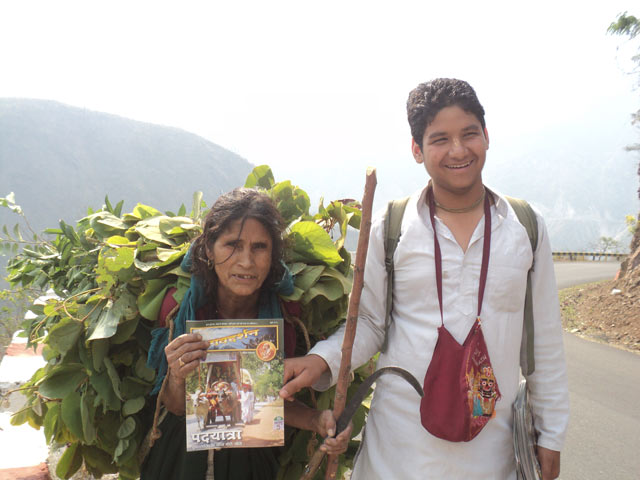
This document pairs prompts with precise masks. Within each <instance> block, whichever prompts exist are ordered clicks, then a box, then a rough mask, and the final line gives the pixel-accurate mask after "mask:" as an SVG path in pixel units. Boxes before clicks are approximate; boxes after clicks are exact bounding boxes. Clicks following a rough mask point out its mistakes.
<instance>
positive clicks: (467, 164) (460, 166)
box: [447, 162, 471, 170]
mask: <svg viewBox="0 0 640 480" xmlns="http://www.w3.org/2000/svg"><path fill="white" fill-rule="evenodd" d="M469 165H471V162H468V163H465V164H464V165H447V168H453V169H454V170H455V169H457V168H464V167H468V166H469Z"/></svg>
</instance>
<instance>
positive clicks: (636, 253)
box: [607, 12, 640, 275]
mask: <svg viewBox="0 0 640 480" xmlns="http://www.w3.org/2000/svg"><path fill="white" fill-rule="evenodd" d="M607 32H608V33H610V34H612V35H623V36H627V37H629V39H630V40H631V39H633V38H635V37H636V36H638V35H640V18H637V17H634V16H633V15H628V14H627V12H624V13H621V14H620V15H618V18H617V19H616V21H615V22H613V23H611V25H609V28H608V29H607ZM631 59H632V60H633V62H634V63H635V68H634V71H633V73H634V74H636V75H637V76H638V85H639V86H640V49H639V50H638V51H637V52H636V54H635V55H634V56H633V57H632V58H631ZM632 123H633V124H634V125H635V126H636V127H639V128H640V109H638V110H637V111H636V112H635V113H633V114H632ZM627 150H628V151H635V152H640V143H635V144H633V145H629V146H628V147H627ZM638 175H639V176H640V163H639V164H638ZM638 198H640V188H638ZM637 222H638V223H640V214H638V217H637ZM636 225H637V224H636ZM638 264H640V228H635V232H634V235H633V239H632V240H631V254H630V255H629V260H627V261H626V262H625V264H623V266H622V269H621V272H620V273H621V275H625V274H630V273H631V272H632V271H633V269H634V267H636V266H637V265H638Z"/></svg>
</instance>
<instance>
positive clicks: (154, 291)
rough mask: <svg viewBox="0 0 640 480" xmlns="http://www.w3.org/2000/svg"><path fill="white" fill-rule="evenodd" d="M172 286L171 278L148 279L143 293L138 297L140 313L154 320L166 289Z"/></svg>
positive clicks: (156, 317)
mask: <svg viewBox="0 0 640 480" xmlns="http://www.w3.org/2000/svg"><path fill="white" fill-rule="evenodd" d="M172 286H173V285H172V284H171V279H168V278H158V279H152V280H149V281H148V282H147V287H146V289H145V291H144V293H143V294H142V295H140V296H139V297H138V309H139V310H140V315H142V316H143V317H144V318H147V319H149V320H151V321H154V322H155V321H156V320H157V319H158V314H159V313H160V308H161V307H162V301H163V300H164V297H165V295H166V293H167V290H168V289H169V288H170V287H172Z"/></svg>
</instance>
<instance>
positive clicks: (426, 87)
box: [407, 78, 486, 149]
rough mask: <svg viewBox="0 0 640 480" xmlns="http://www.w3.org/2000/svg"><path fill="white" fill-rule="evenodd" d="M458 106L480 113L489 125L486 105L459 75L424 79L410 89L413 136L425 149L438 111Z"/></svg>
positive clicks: (481, 119) (483, 124) (481, 120)
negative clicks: (456, 77) (429, 130)
mask: <svg viewBox="0 0 640 480" xmlns="http://www.w3.org/2000/svg"><path fill="white" fill-rule="evenodd" d="M452 106H458V107H460V108H461V109H463V110H464V111H465V112H467V113H471V114H473V115H475V116H476V118H477V119H478V121H479V122H480V124H481V125H482V128H485V126H486V125H485V122H484V108H482V105H480V101H479V100H478V97H477V95H476V92H475V91H474V90H473V88H472V87H471V85H469V84H468V83H467V82H465V81H464V80H457V79H455V78H436V79H434V80H431V81H429V82H426V83H421V84H420V85H418V86H417V87H416V88H414V89H413V90H412V91H411V93H409V99H408V100H407V117H408V119H409V126H410V127H411V136H412V137H413V139H414V140H415V142H416V143H417V144H418V145H419V146H420V149H422V138H423V137H424V132H425V130H426V129H427V127H428V126H429V124H430V123H431V122H433V119H434V118H435V117H436V115H437V114H438V112H439V111H440V110H442V109H443V108H445V107H452Z"/></svg>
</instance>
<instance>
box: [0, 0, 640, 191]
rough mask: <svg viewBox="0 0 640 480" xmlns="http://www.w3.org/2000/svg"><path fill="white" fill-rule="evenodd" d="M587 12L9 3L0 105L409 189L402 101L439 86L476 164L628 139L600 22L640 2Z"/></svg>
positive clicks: (420, 5) (623, 46)
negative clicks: (443, 82)
mask: <svg viewBox="0 0 640 480" xmlns="http://www.w3.org/2000/svg"><path fill="white" fill-rule="evenodd" d="M588 4H589V6H587V5H588ZM590 4H591V2H584V1H581V2H578V1H561V0H555V1H536V2H518V1H514V0H511V1H508V2H507V1H485V2H478V1H475V2H466V1H456V2H444V1H442V0H440V1H437V2H433V1H426V0H422V1H411V2H408V1H406V2H405V1H401V0H398V1H394V2H389V1H388V2H376V1H371V0H369V1H348V0H343V1H340V2H334V1H322V2H307V1H303V0H297V1H288V2H282V1H255V2H253V1H252V2H249V1H241V0H236V1H226V2H222V1H212V0H210V1H202V2H195V1H180V2H177V1H175V2H162V1H149V2H147V1H132V0H129V1H109V2H106V1H104V2H95V1H87V0H82V1H64V0H56V1H55V2H52V1H50V0H49V1H28V0H26V1H8V0H5V1H0V97H30V98H45V99H52V100H57V101H61V102H64V103H67V104H70V105H74V106H79V107H84V108H87V109H91V110H98V111H103V112H109V113H114V114H117V115H122V116H126V117H130V118H133V119H136V120H142V121H147V122H152V123H158V124H164V125H170V126H175V127H179V128H183V129H185V130H189V131H192V132H194V133H197V134H199V135H202V136H204V137H206V138H207V139H209V140H211V141H213V142H215V143H217V144H219V145H221V146H223V147H226V148H228V149H230V150H233V151H235V152H237V153H239V154H240V155H242V156H244V157H245V158H247V159H248V160H249V161H250V162H252V163H254V164H262V163H268V164H270V165H271V166H272V167H273V169H274V172H275V174H276V178H277V179H284V178H291V179H293V180H294V181H296V183H300V184H301V185H302V186H304V185H305V182H307V181H309V180H308V179H316V180H317V179H321V180H322V179H324V181H325V183H326V184H327V188H328V189H329V190H330V179H331V176H332V175H336V174H338V173H340V172H341V171H343V172H345V173H348V174H349V175H352V174H353V172H362V175H361V176H362V177H364V171H365V168H366V166H367V165H373V166H376V167H377V168H378V172H379V178H380V177H382V178H381V180H382V179H383V178H384V177H385V175H387V176H388V177H392V176H393V175H395V174H396V173H397V171H398V169H399V168H400V166H402V167H403V168H407V169H408V170H406V171H407V172H409V173H408V174H407V176H406V182H407V184H408V185H410V186H411V188H410V189H409V191H410V190H411V189H412V188H413V185H414V184H415V185H418V184H419V183H423V182H424V176H423V175H422V174H421V172H419V171H418V170H416V166H415V165H412V162H413V159H412V157H411V155H410V149H409V146H410V135H409V129H408V125H407V122H406V114H405V102H406V98H407V94H408V92H409V90H411V89H412V88H413V87H415V86H416V85H417V84H418V83H420V82H422V81H426V80H428V79H431V78H434V77H439V76H452V77H458V78H463V79H466V80H468V81H469V82H470V83H471V84H472V85H473V86H474V87H475V89H476V91H477V92H478V95H479V97H480V100H481V102H482V103H483V104H484V106H485V109H486V110H487V124H488V128H489V133H490V137H491V149H492V150H491V153H490V156H489V160H491V158H492V157H491V155H494V156H495V157H496V158H503V159H504V158H506V157H508V156H509V154H510V151H511V150H510V149H512V148H514V145H517V144H518V143H519V142H521V141H522V140H523V139H525V140H526V138H537V137H536V134H538V133H539V132H540V131H545V130H546V131H548V130H549V129H552V130H553V131H554V132H555V133H556V134H559V135H561V136H562V135H563V134H564V132H566V135H567V136H574V135H576V132H580V133H579V134H580V135H583V136H585V137H586V138H589V137H590V138H593V137H594V136H597V135H600V134H601V133H602V132H606V140H603V141H606V142H610V143H611V144H610V145H608V146H607V148H609V149H610V150H611V151H620V150H621V149H622V148H623V146H624V145H625V144H628V143H630V141H633V140H634V138H635V133H634V131H633V129H632V128H631V127H630V126H629V118H630V117H629V115H630V113H631V112H632V111H635V110H636V109H637V108H638V104H639V102H638V91H633V83H634V79H633V77H632V76H630V75H628V71H629V70H630V63H629V60H628V59H629V57H630V56H631V54H632V53H633V52H634V51H635V50H634V49H635V48H636V47H637V43H636V44H629V42H627V41H625V40H624V39H622V38H619V37H611V36H609V35H607V34H606V29H607V26H608V25H609V24H610V23H611V22H612V21H613V20H614V19H615V17H616V15H617V14H618V13H621V12H623V11H625V10H628V11H629V13H631V14H635V15H639V14H640V8H639V7H638V2H632V1H619V0H610V1H606V2H593V5H590ZM618 48H619V49H618ZM604 138H605V136H604V135H603V139H604ZM575 148H576V149H580V148H581V145H580V142H576V145H575ZM629 155H630V154H629ZM402 171H403V172H404V170H402ZM357 175H360V174H359V173H358V174H357ZM362 183H363V182H362V181H361V179H360V177H354V186H355V185H361V184H362Z"/></svg>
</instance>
